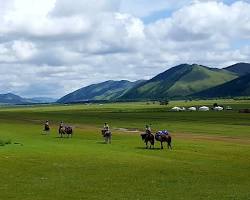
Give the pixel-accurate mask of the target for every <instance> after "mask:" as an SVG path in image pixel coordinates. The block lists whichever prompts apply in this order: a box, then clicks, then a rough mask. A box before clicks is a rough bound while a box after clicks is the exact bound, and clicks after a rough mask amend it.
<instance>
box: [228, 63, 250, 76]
mask: <svg viewBox="0 0 250 200" xmlns="http://www.w3.org/2000/svg"><path fill="white" fill-rule="evenodd" d="M225 70H228V71H230V72H234V73H236V74H238V75H240V76H242V75H246V74H249V73H250V64H249V63H237V64H234V65H231V66H229V67H226V68H225Z"/></svg>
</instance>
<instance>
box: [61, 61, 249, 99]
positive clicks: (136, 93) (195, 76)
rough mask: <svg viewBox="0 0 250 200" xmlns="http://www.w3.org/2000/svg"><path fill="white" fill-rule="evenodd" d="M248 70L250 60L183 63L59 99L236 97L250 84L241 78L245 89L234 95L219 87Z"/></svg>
mask: <svg viewBox="0 0 250 200" xmlns="http://www.w3.org/2000/svg"><path fill="white" fill-rule="evenodd" d="M248 73H250V64H248V63H238V64H235V65H232V66H229V67H225V68H223V69H218V68H209V67H206V66H202V65H197V64H192V65H189V64H181V65H178V66H175V67H172V68H170V69H168V70H166V71H165V72H163V73H160V74H158V75H156V76H155V77H153V78H152V79H150V80H147V81H139V82H134V83H133V84H132V83H131V82H128V81H107V82H103V83H99V84H95V85H90V86H87V87H84V88H81V89H79V90H77V91H75V92H73V93H70V94H68V95H66V96H65V97H62V98H61V99H60V100H59V101H58V102H59V103H72V102H79V101H86V100H112V101H133V100H134V101H136V100H149V99H151V100H156V99H185V98H203V96H202V95H204V97H205V98H215V97H228V96H230V97H234V96H235V95H237V96H238V95H239V96H242V95H244V96H247V95H249V96H250V92H249V90H248V87H250V86H248V85H246V84H243V83H242V82H240V83H241V84H238V85H239V86H238V87H239V88H242V91H244V92H242V93H240V92H233V93H232V95H228V94H226V93H222V92H221V91H219V89H217V88H222V89H221V90H223V89H224V88H227V90H232V89H230V87H232V84H230V83H231V81H234V80H235V81H236V80H241V78H242V77H243V76H244V75H246V74H248ZM247 80H248V76H246V77H245V78H244V83H245V82H246V81H247ZM125 83H126V84H125ZM233 83H234V82H233ZM227 84H229V85H227ZM124 85H126V86H124ZM224 85H225V86H224ZM120 86H124V87H120ZM103 88H105V90H103ZM213 88H214V89H215V91H214V92H209V91H212V90H213ZM235 90H236V89H235ZM96 91H98V92H96ZM202 92H204V93H202ZM205 92H206V93H205Z"/></svg>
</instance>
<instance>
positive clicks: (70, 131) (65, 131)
mask: <svg viewBox="0 0 250 200" xmlns="http://www.w3.org/2000/svg"><path fill="white" fill-rule="evenodd" d="M58 133H59V134H60V135H61V137H63V135H66V134H67V136H68V137H69V136H70V137H72V135H73V128H72V127H71V126H62V127H60V128H59V130H58Z"/></svg>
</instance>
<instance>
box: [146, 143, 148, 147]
mask: <svg viewBox="0 0 250 200" xmlns="http://www.w3.org/2000/svg"><path fill="white" fill-rule="evenodd" d="M147 148H148V141H146V149H147Z"/></svg>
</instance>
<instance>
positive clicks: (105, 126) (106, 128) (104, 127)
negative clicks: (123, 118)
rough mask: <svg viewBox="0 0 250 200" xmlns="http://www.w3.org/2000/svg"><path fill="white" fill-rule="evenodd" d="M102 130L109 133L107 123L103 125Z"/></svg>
mask: <svg viewBox="0 0 250 200" xmlns="http://www.w3.org/2000/svg"><path fill="white" fill-rule="evenodd" d="M103 130H104V131H105V132H109V125H108V123H107V122H105V123H104V126H103Z"/></svg>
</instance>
